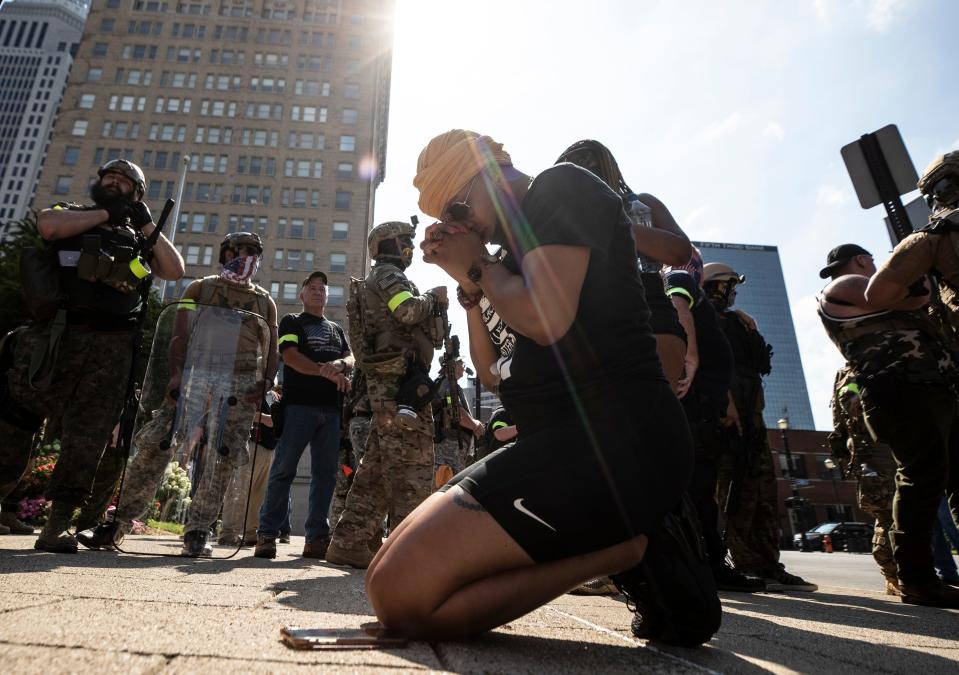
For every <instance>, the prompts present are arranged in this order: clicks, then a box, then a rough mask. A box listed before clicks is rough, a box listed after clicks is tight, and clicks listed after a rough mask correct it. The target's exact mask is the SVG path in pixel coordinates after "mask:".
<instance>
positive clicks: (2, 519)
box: [0, 511, 33, 534]
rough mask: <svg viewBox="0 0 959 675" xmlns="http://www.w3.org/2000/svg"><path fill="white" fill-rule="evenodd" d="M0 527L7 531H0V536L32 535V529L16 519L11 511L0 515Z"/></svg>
mask: <svg viewBox="0 0 959 675" xmlns="http://www.w3.org/2000/svg"><path fill="white" fill-rule="evenodd" d="M0 525H2V526H3V527H5V528H7V530H9V532H2V531H0V534H33V528H32V527H30V526H29V525H27V524H26V523H25V522H23V521H22V520H20V519H19V518H17V514H15V513H14V512H13V511H4V512H3V513H0Z"/></svg>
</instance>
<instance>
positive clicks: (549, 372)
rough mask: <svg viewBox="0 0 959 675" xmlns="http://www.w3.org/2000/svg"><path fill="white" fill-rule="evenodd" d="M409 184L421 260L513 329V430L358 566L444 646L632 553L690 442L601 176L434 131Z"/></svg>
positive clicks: (393, 610)
mask: <svg viewBox="0 0 959 675" xmlns="http://www.w3.org/2000/svg"><path fill="white" fill-rule="evenodd" d="M414 185H415V186H416V187H417V188H418V189H419V191H420V201H419V204H420V208H421V210H422V211H423V212H424V213H427V214H429V215H431V216H433V217H434V218H437V219H439V220H440V221H441V222H440V223H438V224H436V225H433V226H431V227H430V230H429V231H428V234H427V240H426V241H425V242H424V244H423V248H424V252H425V258H426V260H427V261H428V262H432V263H436V264H437V265H439V266H440V267H442V268H443V269H444V270H445V271H446V272H447V273H448V274H449V275H450V276H451V277H452V278H453V279H455V280H456V281H457V282H459V284H460V285H461V287H462V292H461V293H460V296H461V301H462V302H463V303H464V304H466V305H468V304H470V303H475V302H477V301H478V299H479V297H481V296H482V295H483V294H485V295H486V296H487V297H488V298H489V300H490V302H491V303H492V305H493V307H494V308H495V309H496V311H497V312H498V313H499V314H500V316H501V317H502V318H503V320H504V321H505V322H506V323H507V324H509V326H510V328H511V329H512V330H513V331H515V332H516V334H517V342H516V347H515V351H514V356H513V362H512V370H511V377H510V378H508V379H507V380H504V381H503V382H502V384H501V386H500V396H501V398H502V400H503V403H504V405H505V406H506V407H507V408H508V409H509V410H510V412H511V414H512V415H513V417H514V419H515V422H516V424H517V427H518V428H519V429H520V430H521V431H520V437H519V440H517V442H516V443H514V444H512V445H508V446H506V447H504V448H502V449H500V450H498V451H497V452H495V453H493V454H491V455H489V456H488V457H486V458H484V459H483V460H482V461H480V462H478V463H476V464H474V465H472V466H471V467H469V468H468V469H466V470H465V471H463V472H461V473H459V474H458V475H456V476H455V477H454V478H453V479H452V480H451V481H450V483H448V484H447V485H446V486H445V488H444V490H443V491H441V492H438V493H436V494H434V495H432V496H431V497H430V498H429V499H428V500H426V501H425V502H424V503H423V504H421V505H420V506H419V507H418V508H417V509H416V510H415V511H414V512H413V513H412V514H411V515H410V516H409V517H407V518H406V520H404V521H403V523H402V524H401V525H400V526H399V527H398V528H397V530H396V531H395V532H394V533H393V534H392V535H391V536H390V537H389V539H387V541H386V543H385V544H384V546H383V548H382V549H381V550H380V552H379V553H378V554H377V556H376V557H375V558H374V560H373V562H372V564H371V565H370V567H369V570H368V572H367V577H366V584H367V592H368V594H369V597H370V601H371V603H372V605H373V608H374V610H375V612H376V615H377V617H378V618H379V619H380V621H381V622H382V623H383V624H384V625H385V626H386V627H387V628H390V629H392V630H395V631H397V632H400V633H402V634H405V635H408V636H410V637H417V638H425V639H446V638H455V637H461V636H467V635H473V634H477V633H480V632H483V631H486V630H489V629H491V628H494V627H496V626H499V625H501V624H503V623H506V622H508V621H510V620H512V619H515V618H516V617H519V616H522V615H523V614H526V613H527V612H530V611H532V610H533V609H535V608H537V607H539V606H541V605H543V604H545V603H546V602H549V601H550V600H552V599H553V598H555V597H557V596H559V595H561V594H563V593H565V592H566V591H568V590H570V589H572V588H574V587H576V586H577V585H579V584H581V583H582V582H584V581H586V580H588V579H593V578H596V577H598V576H602V575H608V574H615V573H618V572H622V571H624V570H629V569H631V568H633V567H635V566H636V565H637V564H639V562H640V561H641V560H642V558H643V555H644V552H645V550H646V545H647V538H646V536H645V534H644V533H648V532H650V531H652V530H653V529H654V528H655V527H656V526H657V525H658V524H659V523H660V522H661V521H662V519H663V517H664V515H665V514H666V513H667V512H668V511H670V510H672V509H673V508H674V507H675V506H676V505H677V503H678V502H679V500H680V498H681V495H682V493H683V491H684V490H685V488H686V484H687V482H688V480H689V477H690V474H691V469H692V451H691V443H690V439H689V431H688V428H687V425H686V421H685V419H684V417H683V413H682V410H681V408H680V405H679V403H678V401H677V400H676V397H675V396H674V395H673V393H672V392H671V390H670V387H669V384H668V383H667V382H666V379H665V377H664V376H663V373H662V369H661V367H660V366H659V361H658V359H657V357H656V342H655V340H654V338H653V336H652V334H651V333H650V329H649V326H648V317H649V312H648V310H647V307H646V303H645V300H644V297H643V286H642V282H641V281H640V278H639V274H638V272H637V269H636V261H635V254H634V252H633V242H632V235H631V234H630V230H631V224H630V221H629V220H628V218H627V217H626V215H625V213H624V212H623V208H622V201H621V200H620V198H619V197H618V196H617V195H616V194H615V193H614V192H613V191H612V190H610V188H609V187H608V186H606V185H605V184H604V183H603V182H602V181H601V180H599V179H598V178H597V177H596V176H594V175H593V174H591V173H590V172H588V171H586V170H584V169H581V168H579V167H577V166H573V165H571V164H561V165H558V166H554V167H552V168H549V169H547V170H546V171H544V172H542V173H541V174H539V175H538V176H536V177H535V178H530V177H529V176H527V175H524V174H523V173H521V172H519V171H518V170H516V169H515V168H514V167H513V166H512V162H511V160H510V157H509V155H508V154H507V153H506V152H505V151H503V149H502V145H500V144H499V143H496V142H495V141H493V140H492V139H491V138H489V137H488V136H480V135H478V134H475V133H473V132H469V131H463V130H453V131H450V132H448V133H445V134H442V135H440V136H437V137H436V138H434V139H433V140H432V141H430V143H429V144H428V145H427V146H426V148H425V149H424V150H423V152H422V153H421V154H420V157H419V163H418V167H417V175H416V178H415V180H414ZM488 242H493V243H496V244H501V245H502V246H503V250H504V251H505V252H506V255H505V257H503V256H501V255H500V256H490V255H489V254H488V251H487V248H486V244H487V243H488ZM471 339H472V336H471Z"/></svg>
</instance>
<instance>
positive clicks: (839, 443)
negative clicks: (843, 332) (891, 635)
mask: <svg viewBox="0 0 959 675" xmlns="http://www.w3.org/2000/svg"><path fill="white" fill-rule="evenodd" d="M859 393H860V391H859V384H858V383H857V382H856V375H855V373H854V372H853V369H852V368H851V367H850V366H848V365H846V366H843V367H842V368H840V369H839V370H838V371H837V372H836V381H835V382H834V383H833V395H832V420H833V431H832V432H831V433H830V434H829V447H830V450H831V451H832V457H833V459H834V460H835V461H836V463H837V464H838V465H839V466H840V467H841V469H842V473H843V476H846V477H848V476H855V477H856V497H857V502H858V504H859V508H860V509H862V510H863V511H865V512H866V513H868V514H869V515H871V516H872V517H873V518H875V519H876V524H875V526H874V529H873V535H872V557H873V558H874V559H875V560H876V564H878V565H879V569H880V570H881V571H882V575H883V577H885V579H886V593H887V594H888V595H899V576H898V570H897V568H896V560H895V558H893V555H892V546H890V544H889V530H891V529H892V499H893V496H894V495H895V494H896V460H895V459H894V458H893V456H892V451H891V450H890V449H889V446H887V445H885V444H884V443H876V442H875V441H874V440H873V439H872V437H871V436H870V435H869V429H867V428H866V419H865V417H864V416H863V412H862V399H861V398H860V396H859Z"/></svg>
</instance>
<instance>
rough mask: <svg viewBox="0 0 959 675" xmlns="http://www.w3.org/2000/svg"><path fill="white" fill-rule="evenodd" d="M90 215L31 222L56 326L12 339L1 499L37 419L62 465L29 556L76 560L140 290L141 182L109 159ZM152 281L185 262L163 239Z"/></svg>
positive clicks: (1, 428)
mask: <svg viewBox="0 0 959 675" xmlns="http://www.w3.org/2000/svg"><path fill="white" fill-rule="evenodd" d="M98 173H99V177H100V178H99V180H98V181H97V182H96V183H94V184H93V186H92V187H91V189H90V193H91V196H92V197H93V201H94V204H93V205H80V204H74V203H59V204H56V205H54V206H53V207H52V208H49V209H44V210H43V211H41V212H40V214H39V217H38V218H37V228H38V230H39V232H40V235H41V236H42V237H43V238H44V240H45V241H46V242H47V245H48V247H49V248H50V249H52V251H51V253H55V254H56V255H55V264H56V271H55V274H56V275H57V276H58V277H59V287H60V295H61V298H62V301H61V304H60V308H59V311H58V312H57V313H56V316H55V317H53V318H51V319H48V320H46V321H38V322H34V323H32V324H31V325H29V326H27V327H26V328H24V329H21V330H20V331H19V333H18V334H17V335H16V344H15V346H14V351H13V358H12V364H11V367H10V369H9V371H8V372H7V373H6V376H5V381H4V382H3V383H2V384H4V385H5V386H4V387H3V388H4V389H6V392H5V395H3V396H2V399H3V401H2V406H0V410H2V412H0V438H3V439H4V442H3V444H2V447H0V498H2V497H3V496H5V495H6V494H7V493H8V492H9V491H10V490H11V489H13V487H14V486H15V485H16V483H17V482H18V480H19V478H20V476H21V474H22V473H23V471H24V469H26V467H27V466H28V464H29V460H30V449H31V440H32V438H33V435H34V433H35V432H36V431H37V430H38V429H39V428H40V425H41V424H42V422H43V420H44V418H47V417H52V418H55V419H59V420H61V425H62V435H61V438H60V441H61V451H60V458H59V460H58V461H57V465H56V469H54V472H53V475H52V476H51V480H50V484H49V486H48V487H47V490H46V497H47V499H49V500H51V501H52V502H53V506H52V509H51V512H50V516H49V519H48V520H47V523H46V525H45V526H44V528H43V531H42V532H41V533H40V536H39V537H38V539H37V542H36V545H35V547H36V548H38V549H40V550H44V551H51V552H55V553H76V550H77V541H76V539H75V538H74V537H73V535H71V534H70V532H69V531H68V529H69V527H70V520H71V518H72V516H73V511H74V509H75V508H76V507H78V506H80V505H81V504H82V503H83V501H84V499H85V498H86V497H87V495H88V494H89V493H90V489H91V486H92V484H93V479H94V475H95V473H96V470H97V464H98V463H99V461H100V457H101V455H102V454H103V449H104V448H105V447H106V445H107V441H108V440H109V438H110V432H111V430H112V429H113V427H114V425H115V424H116V420H117V417H118V416H119V414H120V409H121V407H122V406H123V399H124V394H125V393H126V387H127V382H128V376H129V371H130V364H131V361H132V359H133V349H134V335H135V333H136V332H137V327H138V315H139V314H140V311H141V308H142V306H143V302H144V294H142V293H141V290H143V287H144V284H149V283H150V282H151V281H152V276H151V275H150V268H149V267H148V266H147V265H146V262H145V257H146V254H147V253H148V251H147V248H148V244H147V238H148V237H149V236H150V234H151V233H152V232H153V231H154V229H155V227H156V226H155V225H154V223H153V218H152V216H151V215H150V209H149V208H147V206H146V204H144V203H143V201H141V200H142V199H143V194H144V186H145V179H144V176H143V172H142V171H141V170H140V167H138V166H137V165H136V164H133V163H132V162H129V161H127V160H125V159H116V160H113V161H110V162H107V163H106V164H104V165H103V166H102V167H101V168H100V170H99V172H98ZM153 255H154V257H153V259H152V261H151V263H150V266H152V272H153V274H155V275H156V276H157V277H159V278H161V279H166V280H171V281H172V280H176V279H179V278H180V277H182V276H183V259H182V258H181V257H180V255H179V254H178V253H177V251H176V249H174V248H173V246H172V245H171V244H170V242H169V241H168V240H167V239H166V238H165V237H164V236H162V235H161V236H159V238H158V239H156V243H155V245H154V246H153Z"/></svg>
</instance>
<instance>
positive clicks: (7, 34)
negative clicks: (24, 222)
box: [0, 0, 88, 240]
mask: <svg viewBox="0 0 959 675" xmlns="http://www.w3.org/2000/svg"><path fill="white" fill-rule="evenodd" d="M87 6H88V3H87V2H86V0H18V1H17V2H5V3H3V5H2V7H0V191H2V194H3V197H2V199H0V240H3V239H4V238H5V237H6V236H8V235H12V234H13V233H14V232H13V231H12V228H11V225H12V223H13V222H14V221H18V220H20V219H22V218H23V217H24V216H26V215H27V213H28V211H29V208H30V202H31V199H32V196H33V191H34V189H35V188H36V186H37V179H38V178H39V175H40V171H41V169H42V167H43V161H44V158H45V157H46V152H47V143H48V142H49V140H50V132H51V130H52V129H53V124H54V121H55V120H56V116H57V108H58V107H59V105H60V98H61V96H62V95H63V88H64V86H66V83H67V76H68V75H69V74H70V66H71V65H72V64H73V56H74V53H75V52H76V49H77V46H78V44H79V42H80V36H81V35H82V34H83V21H84V19H85V17H86V14H87Z"/></svg>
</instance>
